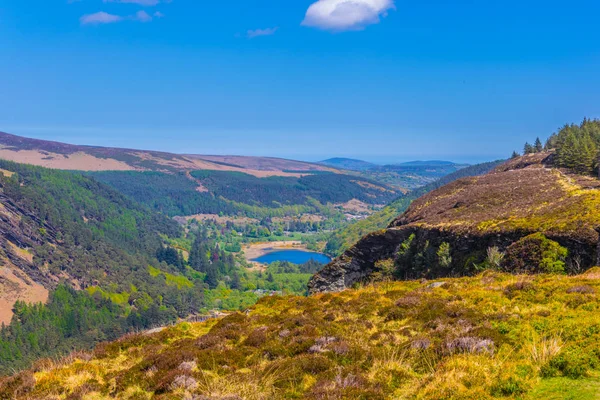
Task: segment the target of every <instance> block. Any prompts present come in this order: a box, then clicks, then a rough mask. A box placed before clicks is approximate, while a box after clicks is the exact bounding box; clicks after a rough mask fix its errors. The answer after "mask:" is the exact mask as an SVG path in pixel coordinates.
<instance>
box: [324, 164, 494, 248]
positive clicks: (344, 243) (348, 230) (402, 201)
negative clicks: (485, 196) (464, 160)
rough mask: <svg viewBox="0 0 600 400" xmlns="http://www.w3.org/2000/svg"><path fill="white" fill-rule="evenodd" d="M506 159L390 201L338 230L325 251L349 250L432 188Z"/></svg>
mask: <svg viewBox="0 0 600 400" xmlns="http://www.w3.org/2000/svg"><path fill="white" fill-rule="evenodd" d="M503 162H504V161H502V160H500V161H493V162H487V163H482V164H477V165H472V166H469V167H465V168H462V169H459V170H458V171H456V172H453V173H451V174H449V175H446V176H444V177H442V178H440V179H438V180H437V181H435V182H433V183H430V184H428V185H426V186H424V187H422V188H419V189H415V190H414V191H412V192H409V193H408V194H406V195H404V196H402V197H400V198H399V199H397V200H395V201H393V202H392V203H390V204H389V205H388V206H387V207H384V208H383V209H382V210H380V211H378V212H376V213H374V214H373V215H370V216H369V217H367V218H365V219H364V220H360V221H357V222H355V223H353V224H350V225H348V226H346V227H343V228H341V229H339V230H337V231H336V232H335V233H334V234H333V235H332V236H331V237H330V238H329V240H328V242H327V246H326V247H325V251H326V252H327V253H328V254H330V255H333V256H338V255H340V254H342V253H343V252H344V251H346V250H348V249H349V248H350V247H351V246H352V245H354V244H355V243H356V242H358V241H359V240H360V239H361V238H362V237H363V236H365V235H367V234H369V233H371V232H375V231H378V230H380V229H384V228H386V227H387V226H388V225H389V224H390V223H391V222H392V221H393V220H394V219H395V218H396V217H398V216H399V215H400V214H402V213H403V212H404V211H406V209H407V208H408V206H410V204H411V203H412V202H413V201H414V200H416V199H418V198H419V197H421V196H422V195H424V194H426V193H429V192H430V191H432V190H435V189H438V188H440V187H442V186H444V185H446V184H448V183H450V182H453V181H455V180H457V179H460V178H464V177H467V176H477V175H482V174H485V173H487V172H489V171H491V170H493V169H494V168H496V167H497V166H498V165H500V164H502V163H503Z"/></svg>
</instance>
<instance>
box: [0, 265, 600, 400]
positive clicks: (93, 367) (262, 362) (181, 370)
mask: <svg viewBox="0 0 600 400" xmlns="http://www.w3.org/2000/svg"><path fill="white" fill-rule="evenodd" d="M445 281H446V284H445V285H443V286H442V287H438V288H430V287H429V285H428V284H427V283H420V282H412V281H411V282H393V283H390V282H386V283H383V284H378V285H371V286H364V287H362V288H360V289H356V290H347V291H344V292H341V293H337V294H321V295H317V296H313V297H308V298H302V297H267V298H263V299H262V300H261V301H259V303H258V304H257V305H256V306H255V307H254V309H253V310H252V312H251V314H250V315H245V314H233V315H230V316H228V317H226V318H224V319H222V320H220V321H211V322H209V323H203V324H189V323H186V324H182V325H179V326H175V327H171V328H167V329H165V330H163V331H161V332H158V333H155V334H151V335H129V336H128V337H125V338H123V339H121V340H119V341H117V342H114V343H109V344H105V345H101V346H99V348H98V349H96V350H95V352H94V353H93V354H92V355H89V354H79V355H73V356H72V357H71V358H70V359H68V360H63V361H62V362H48V363H46V364H43V363H40V364H39V365H38V366H37V367H36V369H34V370H33V371H32V372H28V373H25V374H24V375H20V376H19V377H17V378H15V377H13V378H10V379H7V380H4V381H2V382H0V398H13V397H14V398H17V399H41V398H56V399H67V398H85V399H104V398H121V399H149V398H153V399H182V398H183V399H185V398H189V399H194V398H196V399H251V400H263V399H268V400H276V399H287V398H297V399H387V398H398V399H409V398H410V399H434V398H435V399H441V398H456V399H488V398H520V397H523V396H526V395H527V393H529V392H531V391H533V392H532V393H535V391H536V390H537V389H536V388H538V387H544V393H546V392H547V391H548V390H550V389H548V388H547V386H548V385H546V382H549V379H550V380H551V379H558V378H561V379H562V378H564V379H573V378H578V379H579V377H585V376H596V375H597V374H598V373H599V372H600V371H598V369H599V366H600V360H599V359H598V357H599V356H600V329H598V326H599V325H598V318H597V315H598V314H597V313H598V311H600V307H599V303H598V300H597V297H596V296H597V295H596V293H598V289H600V281H598V280H594V279H590V278H589V277H586V275H582V276H578V277H565V276H561V277H557V276H551V275H541V276H535V277H528V278H525V277H514V276H511V275H506V274H502V273H498V272H486V273H485V274H482V275H480V276H476V277H472V278H461V279H446V280H445ZM524 282H526V283H527V284H525V283H524ZM525 286H527V287H525ZM573 287H586V288H587V287H589V288H592V289H593V290H590V289H586V290H583V291H581V290H578V291H573V290H570V289H571V288H573ZM507 288H512V289H509V290H507ZM27 374H29V375H27ZM581 382H582V384H583V382H589V378H588V380H582V381H581ZM575 386H576V385H575ZM3 396H4V397H3ZM77 396H79V397H77Z"/></svg>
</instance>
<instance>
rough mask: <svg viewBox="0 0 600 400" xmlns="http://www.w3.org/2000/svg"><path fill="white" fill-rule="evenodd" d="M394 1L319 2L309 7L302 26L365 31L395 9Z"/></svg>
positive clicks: (327, 0)
mask: <svg viewBox="0 0 600 400" xmlns="http://www.w3.org/2000/svg"><path fill="white" fill-rule="evenodd" d="M394 8H395V6H394V0H318V1H317V2H315V3H313V4H311V5H310V7H308V10H307V11H306V16H305V17H304V21H302V25H304V26H310V27H315V28H319V29H325V30H331V31H347V30H358V29H363V28H364V27H365V26H367V25H371V24H377V23H379V21H380V18H381V17H382V16H384V17H385V16H387V13H388V11H389V10H391V9H394Z"/></svg>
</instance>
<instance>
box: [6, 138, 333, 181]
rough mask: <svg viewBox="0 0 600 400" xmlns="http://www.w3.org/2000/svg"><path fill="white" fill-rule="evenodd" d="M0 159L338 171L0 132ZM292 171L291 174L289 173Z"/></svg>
mask: <svg viewBox="0 0 600 400" xmlns="http://www.w3.org/2000/svg"><path fill="white" fill-rule="evenodd" d="M0 158H2V159H5V160H10V161H15V162H18V163H23V164H32V165H38V166H42V167H46V168H55V169H67V170H79V171H129V170H138V171H147V170H152V171H190V170H200V169H204V170H215V171H237V172H244V173H247V174H250V175H254V176H257V177H267V176H300V175H302V174H303V173H311V172H315V171H330V172H337V170H335V169H333V168H329V167H325V166H322V165H318V164H311V163H307V162H302V161H293V160H285V159H277V158H270V157H240V156H201V155H181V154H173V153H166V152H160V151H148V150H135V149H123V148H114V147H99V146H80V145H72V144H66V143H60V142H52V141H47V140H38V139H31V138H26V137H22V136H16V135H11V134H9V133H4V132H0ZM288 171H290V172H288Z"/></svg>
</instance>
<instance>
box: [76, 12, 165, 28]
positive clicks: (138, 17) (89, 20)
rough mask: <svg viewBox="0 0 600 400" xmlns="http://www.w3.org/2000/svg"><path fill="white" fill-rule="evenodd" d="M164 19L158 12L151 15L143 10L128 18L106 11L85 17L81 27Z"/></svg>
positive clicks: (81, 19) (82, 18)
mask: <svg viewBox="0 0 600 400" xmlns="http://www.w3.org/2000/svg"><path fill="white" fill-rule="evenodd" d="M162 17H164V15H163V14H162V13H160V12H158V11H157V12H155V13H154V14H153V15H150V14H148V13H147V12H146V11H143V10H141V11H138V12H137V13H135V14H133V15H127V16H121V15H114V14H108V13H105V12H104V11H100V12H97V13H94V14H87V15H84V16H83V17H81V18H80V19H79V21H80V22H81V25H103V24H114V23H116V22H121V21H137V22H151V21H152V20H153V19H154V18H162Z"/></svg>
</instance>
